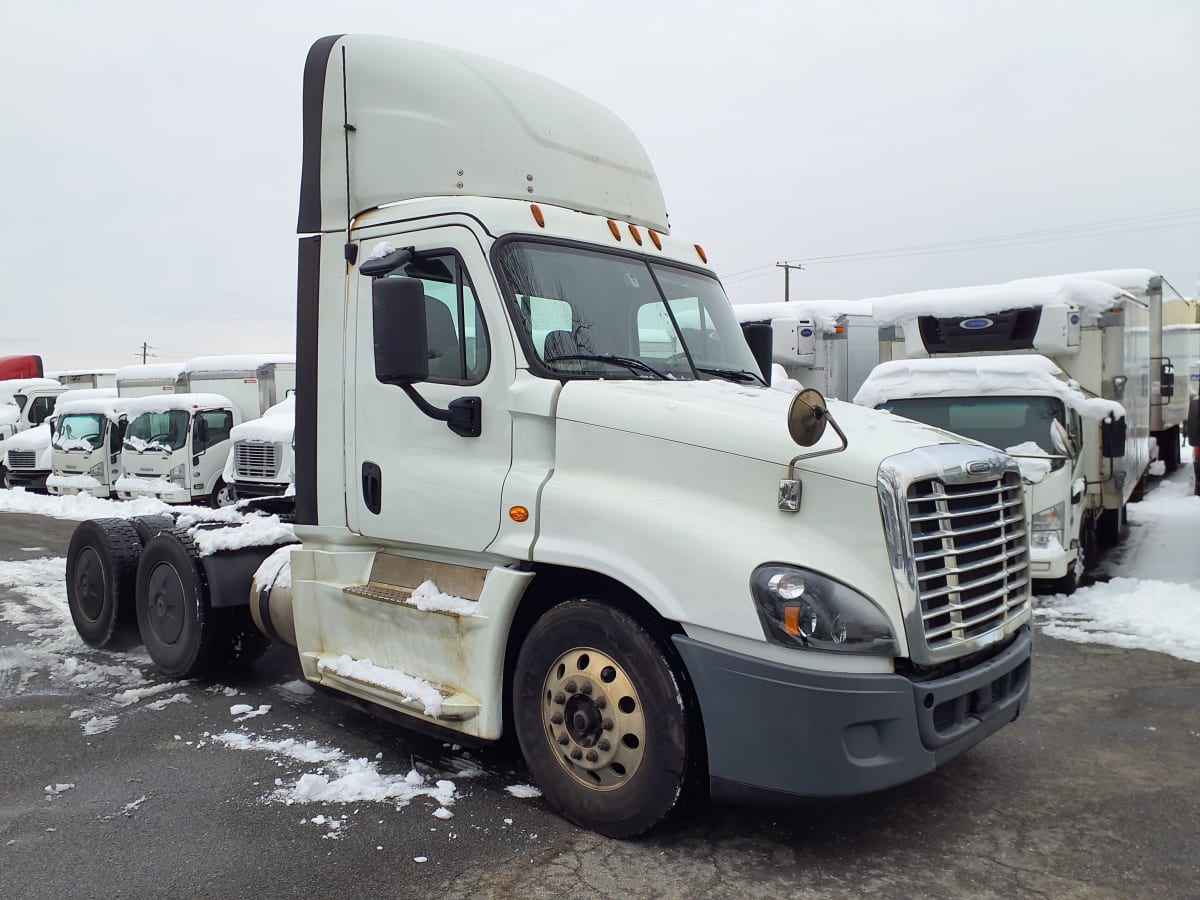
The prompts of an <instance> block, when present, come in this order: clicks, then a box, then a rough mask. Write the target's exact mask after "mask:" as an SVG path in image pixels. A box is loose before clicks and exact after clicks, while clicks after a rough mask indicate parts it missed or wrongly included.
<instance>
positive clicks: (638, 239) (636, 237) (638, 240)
mask: <svg viewBox="0 0 1200 900" xmlns="http://www.w3.org/2000/svg"><path fill="white" fill-rule="evenodd" d="M629 233H630V234H632V235H633V241H634V243H635V244H637V245H638V246H639V247H640V246H642V233H641V231H639V230H638V227H637V226H636V225H630V226H629Z"/></svg>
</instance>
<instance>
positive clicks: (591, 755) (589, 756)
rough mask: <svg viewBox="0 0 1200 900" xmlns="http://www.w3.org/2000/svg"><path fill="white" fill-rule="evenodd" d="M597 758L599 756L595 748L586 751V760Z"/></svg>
mask: <svg viewBox="0 0 1200 900" xmlns="http://www.w3.org/2000/svg"><path fill="white" fill-rule="evenodd" d="M599 758H600V756H599V755H598V754H597V753H596V751H595V750H589V751H588V752H587V761H588V762H595V761H596V760H598V759H599Z"/></svg>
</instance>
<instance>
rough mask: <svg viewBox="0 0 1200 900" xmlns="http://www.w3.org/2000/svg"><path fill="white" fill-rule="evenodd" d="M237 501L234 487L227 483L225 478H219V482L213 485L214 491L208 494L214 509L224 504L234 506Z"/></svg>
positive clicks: (210, 504) (209, 501) (209, 503)
mask: <svg viewBox="0 0 1200 900" xmlns="http://www.w3.org/2000/svg"><path fill="white" fill-rule="evenodd" d="M235 503H237V499H236V497H235V495H234V491H233V488H231V487H230V486H229V485H227V484H226V483H225V479H224V478H218V479H217V483H216V484H214V485H213V489H212V493H211V494H209V495H208V505H209V506H211V507H212V508H213V509H220V508H221V507H222V506H233V504H235Z"/></svg>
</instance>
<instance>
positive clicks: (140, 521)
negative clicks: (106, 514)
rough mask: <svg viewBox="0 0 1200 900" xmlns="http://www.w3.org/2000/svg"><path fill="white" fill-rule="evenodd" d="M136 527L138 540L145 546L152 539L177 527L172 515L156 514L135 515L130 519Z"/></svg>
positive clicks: (130, 522)
mask: <svg viewBox="0 0 1200 900" xmlns="http://www.w3.org/2000/svg"><path fill="white" fill-rule="evenodd" d="M129 524H131V525H132V526H133V527H134V529H135V530H136V531H137V534H138V540H140V541H141V542H142V546H143V547H145V546H146V545H147V544H148V543H150V541H151V539H153V538H155V537H157V536H158V535H159V534H161V533H162V532H164V531H170V530H171V529H172V528H174V527H175V519H174V518H173V517H171V516H164V515H154V516H134V517H133V518H132V519H130V520H129Z"/></svg>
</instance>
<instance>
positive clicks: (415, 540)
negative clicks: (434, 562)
mask: <svg viewBox="0 0 1200 900" xmlns="http://www.w3.org/2000/svg"><path fill="white" fill-rule="evenodd" d="M383 237H384V236H379V237H373V238H370V239H366V240H363V241H362V245H361V246H360V253H359V259H366V258H367V255H368V254H369V253H370V252H371V249H372V247H373V246H374V245H375V244H376V243H378V241H379V240H382V239H383ZM386 238H387V240H389V241H390V242H391V243H392V244H394V245H395V246H414V247H415V248H416V250H417V252H418V254H419V255H418V257H417V259H415V260H414V261H413V262H411V263H410V264H409V265H407V266H406V267H404V268H403V269H400V270H397V271H396V272H395V273H393V275H394V276H405V277H409V278H417V279H420V281H421V282H422V285H423V287H424V290H425V312H426V333H427V337H428V342H429V355H430V360H429V380H428V381H425V382H423V383H421V384H418V385H415V386H414V389H415V390H416V392H417V393H419V394H420V395H421V396H422V397H424V399H425V400H426V401H427V402H428V403H430V404H432V405H433V406H436V407H438V408H439V409H446V408H447V407H448V406H449V404H450V401H452V400H454V399H457V398H459V397H479V398H480V399H481V402H482V431H481V433H480V435H479V436H478V437H462V436H460V435H458V434H455V433H454V432H452V431H451V430H450V429H449V428H448V427H447V426H446V423H445V422H441V421H438V420H436V419H432V418H430V417H428V416H427V415H425V414H424V413H422V412H421V411H420V410H419V409H418V408H417V407H416V405H415V404H414V403H413V401H412V400H411V399H410V398H409V397H408V396H406V395H405V393H404V391H402V390H401V389H400V388H398V387H396V386H395V385H390V384H383V383H381V382H380V381H379V380H378V379H377V378H376V377H375V363H374V359H375V353H374V337H373V330H372V313H371V279H370V278H367V277H365V276H361V275H358V276H355V280H356V282H357V283H356V285H355V286H354V287H352V289H351V297H352V298H353V300H354V303H353V313H352V314H353V322H352V323H349V324H350V328H349V329H348V330H349V332H350V337H349V339H350V340H353V341H354V352H353V353H350V354H348V358H347V365H348V366H349V367H351V368H352V371H350V372H348V373H347V378H346V384H347V389H348V390H349V391H350V395H349V396H348V397H347V398H346V401H347V402H346V407H345V408H346V412H347V422H346V433H347V438H348V440H347V453H346V465H347V472H346V484H347V485H348V493H349V496H348V497H347V498H346V505H347V516H348V520H349V523H350V528H351V530H352V531H356V532H358V533H359V534H362V535H364V536H368V537H373V538H378V539H379V540H381V541H386V542H389V543H405V544H414V545H424V546H428V547H435V548H445V549H453V550H465V551H481V550H484V549H485V548H486V547H487V546H488V544H490V543H491V542H492V540H493V539H494V538H495V536H496V533H497V531H498V529H499V527H500V516H501V499H502V498H501V491H502V489H503V487H504V479H505V477H506V476H507V474H508V470H509V467H510V465H511V461H512V420H511V417H510V416H509V412H508V399H507V398H508V388H509V386H510V384H511V383H512V379H513V371H514V363H513V359H514V350H513V346H512V338H511V336H510V334H509V331H508V327H507V324H506V319H505V316H504V312H503V308H502V306H501V302H500V297H499V294H498V292H497V289H496V286H495V281H494V279H493V278H492V275H491V270H490V268H489V267H488V265H487V260H486V258H485V256H484V253H483V249H482V247H480V245H479V242H478V241H477V239H476V238H475V235H474V234H473V233H472V232H471V231H470V230H469V229H468V228H466V227H461V226H447V227H443V228H434V229H428V230H424V231H419V232H410V233H405V234H398V235H388V236H386Z"/></svg>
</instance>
